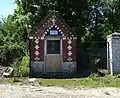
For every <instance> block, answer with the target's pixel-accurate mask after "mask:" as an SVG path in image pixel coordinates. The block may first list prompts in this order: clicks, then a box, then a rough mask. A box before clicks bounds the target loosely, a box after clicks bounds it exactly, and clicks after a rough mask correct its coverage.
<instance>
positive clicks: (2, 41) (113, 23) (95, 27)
mask: <svg viewBox="0 0 120 98" xmlns="http://www.w3.org/2000/svg"><path fill="white" fill-rule="evenodd" d="M15 3H16V4H17V8H16V9H15V11H14V14H13V15H9V16H8V17H7V18H3V20H2V21H1V22H0V65H4V66H17V67H16V68H18V71H19V72H20V73H21V71H24V70H25V72H26V69H24V68H23V66H24V64H25V66H24V67H26V66H28V62H29V60H28V59H27V61H28V62H26V60H25V58H26V57H27V56H28V55H29V52H28V36H29V33H30V31H31V30H32V29H33V27H34V26H36V25H37V24H38V23H39V22H40V21H41V20H42V19H43V18H44V17H45V16H46V15H47V14H48V12H49V10H56V11H58V12H59V13H60V15H61V16H62V17H63V18H64V19H65V21H66V22H67V23H68V24H69V25H70V26H71V28H73V29H74V30H76V35H77V36H78V41H77V49H78V50H80V53H82V52H81V51H84V52H83V53H84V54H85V51H86V49H87V48H92V47H97V48H104V47H106V44H105V43H101V42H104V41H106V35H108V34H111V33H113V32H120V0H105V1H104V0H15ZM80 53H79V52H78V54H80ZM27 58H28V57H27ZM85 58H86V57H85ZM83 62H85V61H84V59H83ZM26 63H27V64H26ZM19 68H21V69H20V70H19ZM24 75H25V76H26V73H24ZM24 75H20V76H24Z"/></svg>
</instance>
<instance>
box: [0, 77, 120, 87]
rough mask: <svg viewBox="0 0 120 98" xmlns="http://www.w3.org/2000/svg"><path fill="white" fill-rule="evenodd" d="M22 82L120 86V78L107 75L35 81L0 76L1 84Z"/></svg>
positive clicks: (71, 85) (72, 85) (61, 85)
mask: <svg viewBox="0 0 120 98" xmlns="http://www.w3.org/2000/svg"><path fill="white" fill-rule="evenodd" d="M3 83H10V84H18V83H19V84H21V85H24V84H26V85H29V84H32V85H36V84H38V85H40V86H58V87H74V88H76V87H77V88H79V87H120V78H117V77H112V76H105V77H87V78H72V79H43V78H37V79H36V80H35V81H34V82H29V78H0V84H3Z"/></svg>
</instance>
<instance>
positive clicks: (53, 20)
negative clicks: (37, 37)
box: [52, 15, 55, 25]
mask: <svg viewBox="0 0 120 98" xmlns="http://www.w3.org/2000/svg"><path fill="white" fill-rule="evenodd" d="M52 18H53V19H52V22H53V25H55V15H53V16H52Z"/></svg>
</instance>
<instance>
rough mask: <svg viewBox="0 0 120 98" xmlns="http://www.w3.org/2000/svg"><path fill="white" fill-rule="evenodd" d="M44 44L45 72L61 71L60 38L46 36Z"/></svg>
mask: <svg viewBox="0 0 120 98" xmlns="http://www.w3.org/2000/svg"><path fill="white" fill-rule="evenodd" d="M45 45H46V54H45V72H62V70H61V69H62V67H61V41H60V38H47V39H46V44H45Z"/></svg>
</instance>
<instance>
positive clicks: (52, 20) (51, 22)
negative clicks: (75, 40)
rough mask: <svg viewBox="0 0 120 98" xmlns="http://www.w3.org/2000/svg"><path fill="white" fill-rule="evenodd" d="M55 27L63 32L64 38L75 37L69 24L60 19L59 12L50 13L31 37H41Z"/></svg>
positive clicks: (33, 31) (32, 32)
mask: <svg viewBox="0 0 120 98" xmlns="http://www.w3.org/2000/svg"><path fill="white" fill-rule="evenodd" d="M53 26H55V27H56V28H59V30H60V31H61V32H63V34H64V36H74V35H73V31H72V29H71V28H70V27H69V26H68V24H67V23H66V22H65V21H64V20H63V18H62V17H60V15H59V13H58V12H55V11H52V12H50V13H49V14H48V15H47V16H46V17H45V18H44V19H43V20H42V21H41V22H40V23H39V24H38V25H37V26H36V27H35V28H34V29H33V30H32V31H31V32H30V36H32V37H34V36H41V35H42V34H43V33H44V32H46V31H47V30H48V29H50V27H53Z"/></svg>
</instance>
